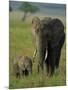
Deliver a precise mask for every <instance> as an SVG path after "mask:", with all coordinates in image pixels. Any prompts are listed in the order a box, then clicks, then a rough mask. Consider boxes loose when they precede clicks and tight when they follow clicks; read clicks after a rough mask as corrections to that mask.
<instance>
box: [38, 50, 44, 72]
mask: <svg viewBox="0 0 68 90" xmlns="http://www.w3.org/2000/svg"><path fill="white" fill-rule="evenodd" d="M44 60H45V52H44V51H41V52H40V55H39V57H38V72H39V71H40V70H41V71H43V70H44Z"/></svg>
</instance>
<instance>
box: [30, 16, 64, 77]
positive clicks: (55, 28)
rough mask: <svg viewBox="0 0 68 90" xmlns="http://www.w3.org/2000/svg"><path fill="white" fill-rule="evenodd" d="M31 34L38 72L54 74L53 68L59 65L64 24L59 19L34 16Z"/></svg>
mask: <svg viewBox="0 0 68 90" xmlns="http://www.w3.org/2000/svg"><path fill="white" fill-rule="evenodd" d="M32 25H33V31H32V32H33V35H34V40H35V42H36V51H35V52H34V56H35V55H36V52H37V56H38V72H39V70H40V69H41V70H42V71H43V70H44V66H45V64H46V68H47V72H48V73H50V75H53V74H54V71H55V68H58V67H59V61H60V55H61V49H62V46H63V44H64V40H65V33H64V25H63V23H62V22H61V21H60V20H59V19H56V18H55V19H52V18H50V17H46V18H45V19H43V20H40V19H39V18H38V17H34V18H33V20H32Z"/></svg>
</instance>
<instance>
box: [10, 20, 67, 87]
mask: <svg viewBox="0 0 68 90" xmlns="http://www.w3.org/2000/svg"><path fill="white" fill-rule="evenodd" d="M9 26H10V27H9V49H10V51H9V88H11V89H13V88H30V87H46V86H61V85H66V66H65V65H66V58H65V44H64V47H63V49H62V53H61V60H60V66H59V70H57V71H56V72H55V74H54V76H53V77H49V76H47V73H46V72H45V73H44V74H43V75H42V74H38V73H37V65H36V60H35V63H34V64H33V73H32V75H31V76H27V77H22V78H21V79H18V78H16V77H15V75H14V71H13V60H14V58H15V56H17V55H18V56H19V55H27V56H30V57H31V58H32V55H33V51H34V46H33V43H32V34H31V24H30V21H29V22H22V21H21V20H19V21H18V20H11V19H10V24H9Z"/></svg>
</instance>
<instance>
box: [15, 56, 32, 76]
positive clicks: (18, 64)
mask: <svg viewBox="0 0 68 90" xmlns="http://www.w3.org/2000/svg"><path fill="white" fill-rule="evenodd" d="M14 72H15V74H16V77H21V76H23V75H29V74H32V60H31V58H29V57H27V56H18V57H16V58H15V59H14Z"/></svg>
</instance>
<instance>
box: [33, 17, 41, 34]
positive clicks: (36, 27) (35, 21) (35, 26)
mask: <svg viewBox="0 0 68 90" xmlns="http://www.w3.org/2000/svg"><path fill="white" fill-rule="evenodd" d="M32 25H33V29H34V30H35V32H36V33H38V32H39V29H40V28H41V24H40V19H39V18H38V17H34V18H33V19H32Z"/></svg>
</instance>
